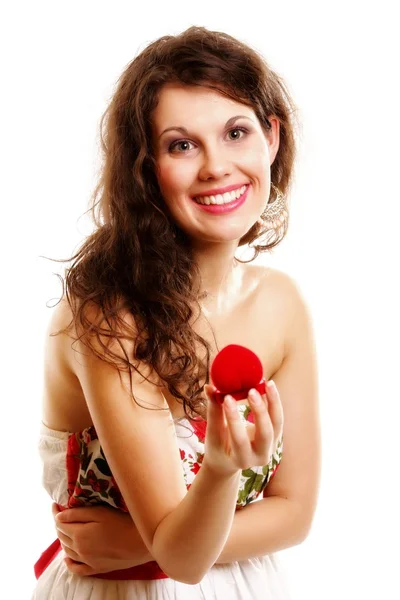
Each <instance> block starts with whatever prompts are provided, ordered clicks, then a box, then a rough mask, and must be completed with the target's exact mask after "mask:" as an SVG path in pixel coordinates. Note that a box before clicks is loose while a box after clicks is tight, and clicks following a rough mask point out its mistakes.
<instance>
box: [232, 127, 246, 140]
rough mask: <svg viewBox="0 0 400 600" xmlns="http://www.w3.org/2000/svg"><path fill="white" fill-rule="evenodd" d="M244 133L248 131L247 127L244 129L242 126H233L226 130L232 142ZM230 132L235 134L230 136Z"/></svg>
mask: <svg viewBox="0 0 400 600" xmlns="http://www.w3.org/2000/svg"><path fill="white" fill-rule="evenodd" d="M245 133H248V132H247V129H244V127H235V128H234V129H230V130H229V131H228V135H229V136H230V139H231V140H232V141H234V142H236V140H240V139H241V138H242V137H243V135H242V134H245ZM232 134H235V136H232Z"/></svg>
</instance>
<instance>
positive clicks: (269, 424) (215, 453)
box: [203, 380, 283, 475]
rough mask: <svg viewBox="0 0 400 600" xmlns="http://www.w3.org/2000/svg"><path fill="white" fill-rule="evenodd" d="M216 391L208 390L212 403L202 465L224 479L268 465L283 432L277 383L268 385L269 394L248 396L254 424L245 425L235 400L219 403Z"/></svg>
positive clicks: (210, 402)
mask: <svg viewBox="0 0 400 600" xmlns="http://www.w3.org/2000/svg"><path fill="white" fill-rule="evenodd" d="M213 390H214V388H213V387H212V386H211V385H206V386H205V392H206V394H207V396H208V399H209V400H208V402H207V431H206V436H205V444H204V460H203V463H207V465H208V467H209V468H211V469H213V470H214V471H216V472H217V473H219V474H221V475H231V474H233V473H236V472H237V471H241V470H244V469H248V468H250V467H256V466H264V465H267V464H268V463H269V462H270V460H271V457H272V454H273V452H274V450H275V448H276V445H277V443H278V441H279V439H280V438H281V436H282V431H283V408H282V403H281V400H280V397H279V392H278V390H277V388H276V386H275V384H274V382H273V381H272V380H271V381H269V382H268V384H267V385H266V391H267V393H266V394H263V395H261V394H259V392H257V391H256V390H254V394H253V393H252V391H251V390H250V392H249V395H248V400H249V404H250V408H251V410H252V412H253V414H254V424H253V423H249V422H247V423H246V422H243V420H242V419H241V416H240V414H239V410H238V407H237V404H236V401H235V400H234V399H233V398H232V402H229V396H228V397H227V396H225V398H224V402H223V403H222V404H220V403H219V402H217V401H216V400H215V399H214V396H213Z"/></svg>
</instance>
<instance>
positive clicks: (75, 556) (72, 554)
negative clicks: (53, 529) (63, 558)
mask: <svg viewBox="0 0 400 600" xmlns="http://www.w3.org/2000/svg"><path fill="white" fill-rule="evenodd" d="M61 548H62V549H63V550H64V552H65V554H66V555H67V556H68V557H69V558H71V559H72V560H76V561H77V562H80V556H79V554H77V553H76V552H75V550H72V549H71V548H70V547H69V546H66V545H65V544H61Z"/></svg>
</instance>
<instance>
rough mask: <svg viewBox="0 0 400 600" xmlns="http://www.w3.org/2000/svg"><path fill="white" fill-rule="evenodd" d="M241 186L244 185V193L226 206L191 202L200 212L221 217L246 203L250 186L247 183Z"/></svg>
mask: <svg viewBox="0 0 400 600" xmlns="http://www.w3.org/2000/svg"><path fill="white" fill-rule="evenodd" d="M243 185H246V191H245V192H244V193H243V194H242V195H241V196H240V198H236V200H233V201H232V202H229V203H228V204H199V203H198V202H196V201H195V200H193V204H195V205H196V206H197V207H198V208H199V209H200V210H203V211H205V212H208V213H211V214H214V215H221V214H225V213H228V212H232V211H233V210H236V209H237V208H239V206H242V204H244V203H245V202H246V199H247V195H248V193H249V189H250V184H249V183H248V184H243ZM233 189H235V188H233Z"/></svg>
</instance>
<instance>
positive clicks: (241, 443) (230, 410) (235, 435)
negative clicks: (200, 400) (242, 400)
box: [222, 394, 250, 468]
mask: <svg viewBox="0 0 400 600" xmlns="http://www.w3.org/2000/svg"><path fill="white" fill-rule="evenodd" d="M222 406H223V407H224V413H225V417H226V421H227V425H228V430H229V434H230V438H231V440H230V441H231V447H232V450H233V451H234V453H235V454H236V455H237V457H238V458H239V462H243V464H245V463H247V461H248V456H249V451H250V444H249V438H248V435H247V431H246V426H245V424H244V423H243V421H242V419H241V417H240V414H239V410H238V407H237V404H236V401H235V400H234V399H233V398H232V396H230V395H229V394H228V395H227V396H225V398H224V403H223V405H222ZM243 468H246V466H244V467H243Z"/></svg>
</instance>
